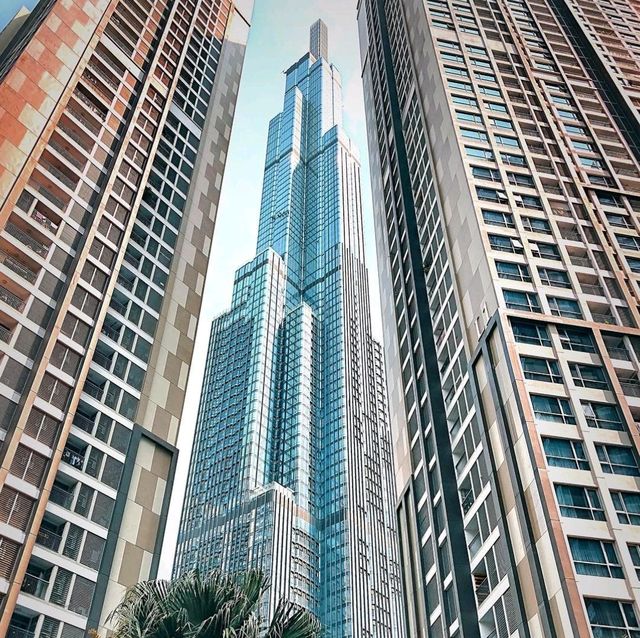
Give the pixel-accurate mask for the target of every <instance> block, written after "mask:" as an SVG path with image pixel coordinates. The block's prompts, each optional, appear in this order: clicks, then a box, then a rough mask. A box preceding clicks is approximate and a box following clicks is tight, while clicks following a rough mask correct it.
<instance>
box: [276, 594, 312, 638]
mask: <svg viewBox="0 0 640 638" xmlns="http://www.w3.org/2000/svg"><path fill="white" fill-rule="evenodd" d="M320 630H321V625H320V623H319V622H318V620H317V619H316V618H315V617H314V616H312V615H311V614H310V613H309V612H308V611H306V610H305V609H302V608H301V607H299V606H298V605H295V604H294V603H292V602H288V601H284V600H281V601H280V604H279V605H278V608H277V609H276V613H275V614H274V616H273V620H272V621H271V625H270V626H269V629H268V630H267V633H266V635H265V638H318V637H319V636H320Z"/></svg>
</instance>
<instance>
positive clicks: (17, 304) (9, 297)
mask: <svg viewBox="0 0 640 638" xmlns="http://www.w3.org/2000/svg"><path fill="white" fill-rule="evenodd" d="M0 300H1V301H4V302H5V303H6V304H8V305H10V306H11V307H12V308H13V309H15V310H22V309H23V308H24V301H23V300H22V299H20V297H18V295H14V294H13V293H12V292H11V291H10V290H8V289H7V288H5V287H4V286H0Z"/></svg>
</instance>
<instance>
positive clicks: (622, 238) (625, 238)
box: [616, 233, 640, 250]
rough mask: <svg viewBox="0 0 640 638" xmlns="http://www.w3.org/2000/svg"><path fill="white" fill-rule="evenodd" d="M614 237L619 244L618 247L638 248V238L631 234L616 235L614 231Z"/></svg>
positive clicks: (639, 248) (639, 241)
mask: <svg viewBox="0 0 640 638" xmlns="http://www.w3.org/2000/svg"><path fill="white" fill-rule="evenodd" d="M616 239H617V240H618V243H619V244H620V248H624V249H625V250H640V239H638V237H635V236H633V235H618V233H616Z"/></svg>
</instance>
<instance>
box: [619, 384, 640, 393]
mask: <svg viewBox="0 0 640 638" xmlns="http://www.w3.org/2000/svg"><path fill="white" fill-rule="evenodd" d="M620 387H621V388H622V391H623V392H624V393H625V394H626V395H627V396H629V397H640V382H638V381H620Z"/></svg>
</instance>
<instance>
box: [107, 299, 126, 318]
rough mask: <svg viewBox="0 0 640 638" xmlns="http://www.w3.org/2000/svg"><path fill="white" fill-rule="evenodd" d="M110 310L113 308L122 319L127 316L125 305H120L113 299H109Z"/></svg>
mask: <svg viewBox="0 0 640 638" xmlns="http://www.w3.org/2000/svg"><path fill="white" fill-rule="evenodd" d="M109 306H110V307H111V308H113V309H114V310H115V311H116V312H119V313H120V314H121V315H122V316H123V317H124V316H126V314H127V304H124V303H120V302H119V301H116V300H115V299H113V298H112V299H111V303H110V304H109Z"/></svg>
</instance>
